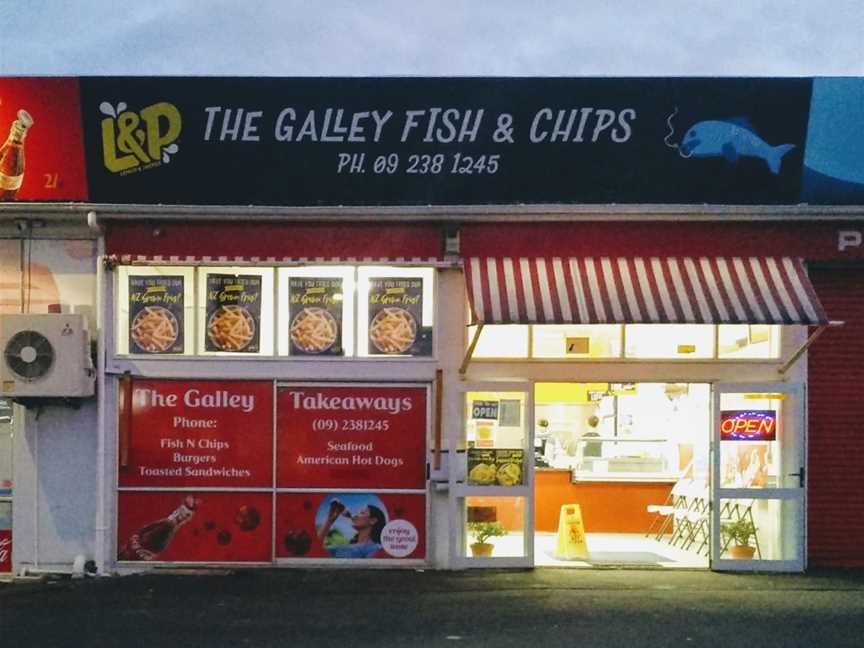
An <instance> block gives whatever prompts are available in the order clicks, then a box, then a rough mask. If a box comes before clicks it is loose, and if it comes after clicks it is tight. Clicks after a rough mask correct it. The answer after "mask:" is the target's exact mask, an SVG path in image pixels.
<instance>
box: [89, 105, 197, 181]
mask: <svg viewBox="0 0 864 648" xmlns="http://www.w3.org/2000/svg"><path fill="white" fill-rule="evenodd" d="M99 111H100V112H101V113H102V114H103V115H106V117H105V118H103V119H102V159H103V161H104V163H105V168H106V169H108V170H109V171H111V172H112V173H119V174H121V175H126V174H128V173H134V172H137V171H142V170H144V169H152V168H155V167H157V166H160V165H161V164H162V163H163V162H164V163H165V164H168V163H169V162H170V161H171V156H172V155H173V154H175V153H177V151H179V150H180V147H179V146H177V144H175V141H176V140H177V138H178V137H179V136H180V131H181V129H182V119H181V117H180V111H179V110H177V107H176V106H174V105H173V104H170V103H168V102H166V101H160V102H157V103H154V104H152V105H150V106H147V107H146V108H142V109H141V111H140V112H135V111H132V110H128V108H127V106H126V104H125V103H124V102H122V101H121V102H120V103H118V104H117V106H116V107H115V106H112V105H111V104H110V103H109V102H107V101H103V102H102V103H101V104H99Z"/></svg>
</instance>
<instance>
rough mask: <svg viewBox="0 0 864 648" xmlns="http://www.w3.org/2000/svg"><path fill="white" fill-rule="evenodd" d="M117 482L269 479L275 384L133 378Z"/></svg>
mask: <svg viewBox="0 0 864 648" xmlns="http://www.w3.org/2000/svg"><path fill="white" fill-rule="evenodd" d="M131 416H132V419H131V421H132V422H131V426H130V432H129V440H128V444H129V446H128V455H127V456H128V459H127V462H126V465H125V466H120V473H119V484H120V486H121V487H122V486H135V487H163V488H164V487H177V486H186V487H190V486H191V487H196V486H198V487H203V486H206V487H218V488H258V487H268V488H269V487H272V484H273V385H272V383H270V382H263V381H262V382H252V381H207V380H198V381H171V380H135V381H134V383H133V385H132V414H131Z"/></svg>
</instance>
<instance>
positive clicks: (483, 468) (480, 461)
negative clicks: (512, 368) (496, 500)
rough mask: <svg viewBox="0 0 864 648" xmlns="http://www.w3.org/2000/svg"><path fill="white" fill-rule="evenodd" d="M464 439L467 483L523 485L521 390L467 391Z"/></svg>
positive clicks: (524, 434) (524, 443) (524, 439)
mask: <svg viewBox="0 0 864 648" xmlns="http://www.w3.org/2000/svg"><path fill="white" fill-rule="evenodd" d="M465 407H466V420H465V443H466V446H467V461H468V467H467V474H468V484H469V485H470V486H505V487H510V486H523V485H524V484H525V450H526V448H527V438H528V434H527V425H526V419H525V410H526V403H525V394H524V393H523V392H480V391H477V392H468V393H467V394H466V402H465Z"/></svg>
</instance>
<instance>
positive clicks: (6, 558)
mask: <svg viewBox="0 0 864 648" xmlns="http://www.w3.org/2000/svg"><path fill="white" fill-rule="evenodd" d="M10 571H12V529H0V573H4V572H10Z"/></svg>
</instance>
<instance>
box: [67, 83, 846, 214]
mask: <svg viewBox="0 0 864 648" xmlns="http://www.w3.org/2000/svg"><path fill="white" fill-rule="evenodd" d="M812 86H813V81H812V80H811V79H776V78H775V79H742V78H737V79H735V78H732V79H718V78H711V79H700V78H689V79H684V78H677V79H647V78H618V79H611V78H608V79H598V78H583V79H578V78H575V79H573V78H571V79H567V78H523V79H505V78H470V79H469V78H449V79H448V78H378V79H375V78H367V79H361V78H263V79H262V78H205V77H193V78H179V77H176V78H164V77H163V78H156V77H149V78H145V77H137V78H130V77H126V78H117V77H114V78H111V77H103V78H85V79H82V80H81V87H82V112H83V119H84V134H85V137H86V141H87V165H88V175H89V178H90V193H91V198H92V199H93V200H95V201H97V202H107V203H130V202H131V203H145V204H153V203H156V204H203V205H213V204H216V205H409V204H413V205H446V204H521V203H594V204H607V203H618V204H621V203H670V204H671V203H687V204H692V203H697V204H702V203H715V204H797V203H798V202H800V195H801V179H802V169H803V161H804V151H805V141H806V139H807V124H808V115H809V109H810V100H811V89H812ZM848 101H854V99H852V98H851V97H850V98H849V99H848ZM833 128H834V129H835V130H838V131H840V132H841V133H842V132H844V131H843V129H842V127H841V126H840V125H839V124H835V125H834V126H833ZM856 128H857V127H856ZM846 132H848V130H847V131H846ZM835 157H836V156H835Z"/></svg>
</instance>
